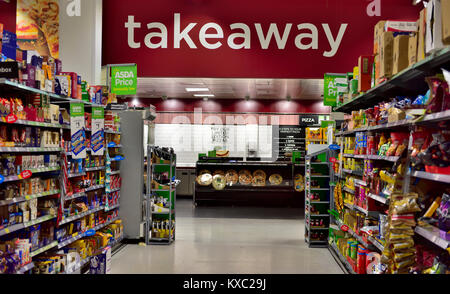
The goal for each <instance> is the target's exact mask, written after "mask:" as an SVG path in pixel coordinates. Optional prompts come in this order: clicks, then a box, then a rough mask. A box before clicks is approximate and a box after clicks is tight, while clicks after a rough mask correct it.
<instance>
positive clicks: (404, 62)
mask: <svg viewBox="0 0 450 294" xmlns="http://www.w3.org/2000/svg"><path fill="white" fill-rule="evenodd" d="M409 39H410V37H409V36H406V35H398V36H396V37H395V38H394V50H393V52H394V54H393V65H392V74H393V75H395V74H397V73H399V72H401V71H402V70H404V69H405V68H407V67H408V64H409V61H408V51H409V50H408V49H409Z"/></svg>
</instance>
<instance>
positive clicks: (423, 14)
mask: <svg viewBox="0 0 450 294" xmlns="http://www.w3.org/2000/svg"><path fill="white" fill-rule="evenodd" d="M426 22H427V9H426V8H424V9H422V10H421V11H420V18H419V33H418V36H417V61H421V60H423V59H425V35H426V27H427V25H426Z"/></svg>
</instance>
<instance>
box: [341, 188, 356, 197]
mask: <svg viewBox="0 0 450 294" xmlns="http://www.w3.org/2000/svg"><path fill="white" fill-rule="evenodd" d="M344 191H345V192H348V193H350V194H353V195H355V193H356V192H355V190H352V189H349V188H347V187H344Z"/></svg>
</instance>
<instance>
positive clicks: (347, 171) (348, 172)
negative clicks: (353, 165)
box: [342, 168, 353, 174]
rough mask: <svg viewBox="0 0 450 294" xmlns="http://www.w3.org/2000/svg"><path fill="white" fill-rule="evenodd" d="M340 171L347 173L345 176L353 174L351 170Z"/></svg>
mask: <svg viewBox="0 0 450 294" xmlns="http://www.w3.org/2000/svg"><path fill="white" fill-rule="evenodd" d="M342 171H343V172H345V173H347V174H352V173H353V171H352V170H351V169H346V168H343V169H342Z"/></svg>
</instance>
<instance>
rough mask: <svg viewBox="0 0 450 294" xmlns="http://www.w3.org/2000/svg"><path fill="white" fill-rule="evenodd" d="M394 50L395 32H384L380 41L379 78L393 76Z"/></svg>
mask: <svg viewBox="0 0 450 294" xmlns="http://www.w3.org/2000/svg"><path fill="white" fill-rule="evenodd" d="M393 50H394V33H393V32H384V33H382V35H381V42H380V55H379V62H380V71H379V77H378V79H382V78H389V77H391V76H392V63H393V54H394V52H393Z"/></svg>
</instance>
